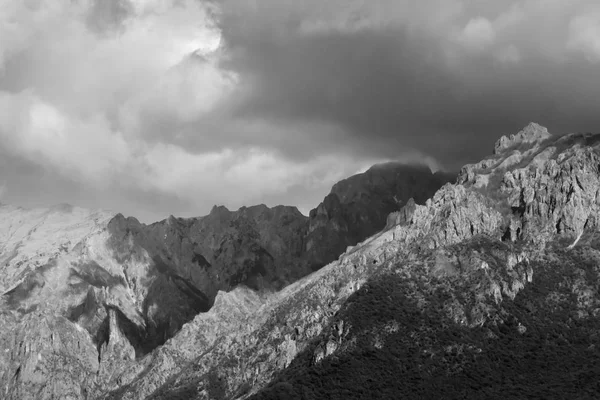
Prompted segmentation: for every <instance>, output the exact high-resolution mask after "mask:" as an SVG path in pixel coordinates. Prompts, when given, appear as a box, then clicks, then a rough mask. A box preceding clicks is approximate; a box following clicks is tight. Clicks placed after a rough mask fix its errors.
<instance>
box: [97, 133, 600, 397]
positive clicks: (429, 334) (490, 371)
mask: <svg viewBox="0 0 600 400" xmlns="http://www.w3.org/2000/svg"><path fill="white" fill-rule="evenodd" d="M599 139H600V136H598V135H589V134H571V135H566V136H562V137H551V136H550V135H549V134H548V133H547V131H546V130H545V129H544V128H542V127H540V126H539V125H535V124H531V125H529V126H528V127H526V128H525V129H524V130H523V131H522V132H520V133H518V134H517V135H513V136H510V137H505V138H502V139H500V140H499V141H498V143H497V144H496V151H495V154H494V155H492V156H490V157H488V158H486V159H484V160H483V161H482V162H480V163H478V164H474V165H469V166H466V167H465V168H464V169H463V171H462V172H461V175H460V177H459V180H458V183H457V184H454V185H451V184H447V185H445V186H444V187H442V188H441V189H440V190H439V191H438V192H437V193H436V194H435V195H434V196H433V197H432V198H431V199H429V200H428V201H427V202H426V204H425V205H418V204H415V203H414V202H408V203H407V204H406V206H405V208H403V209H402V210H400V211H399V212H397V213H393V214H392V215H390V216H389V218H388V220H387V224H386V229H385V230H384V231H383V232H381V233H379V234H376V235H375V236H373V237H371V238H369V239H367V240H366V241H364V242H362V243H360V244H358V245H357V246H355V247H353V248H350V249H348V251H347V252H346V253H344V254H343V255H342V256H341V257H340V258H339V260H337V261H334V262H332V263H331V264H329V265H327V266H326V267H324V268H322V269H320V270H318V271H317V272H315V273H313V274H311V275H309V276H307V277H305V278H303V279H301V280H299V281H297V282H295V283H293V284H292V285H290V286H287V287H286V288H285V289H283V290H282V291H281V292H278V293H277V294H274V295H271V296H270V297H269V298H267V299H266V301H265V302H264V303H262V304H261V305H260V306H258V308H257V309H256V310H255V311H254V312H252V314H251V315H252V316H251V318H250V319H247V320H243V321H244V322H242V323H240V324H239V325H236V326H235V329H232V330H231V331H230V333H229V334H227V335H225V336H219V335H218V334H217V330H216V329H214V330H212V332H210V333H208V332H206V327H205V325H204V324H202V323H201V322H199V321H197V320H194V321H192V322H191V323H189V324H187V325H186V331H187V332H202V333H201V337H203V338H206V339H205V340H204V341H203V344H199V347H197V348H196V350H195V351H194V352H191V353H188V354H187V355H186V356H185V357H184V359H183V361H184V362H183V363H181V364H179V366H178V367H177V368H176V370H175V372H174V374H172V375H171V376H170V377H169V376H168V373H165V371H167V370H168V363H166V362H163V361H161V360H160V359H158V358H154V359H153V360H147V364H146V366H145V367H144V368H143V369H142V370H140V372H139V373H138V374H137V375H135V376H132V375H128V376H127V379H130V381H129V382H127V383H126V385H124V386H123V387H121V389H120V390H118V391H114V392H112V393H111V394H109V395H108V396H106V397H107V398H130V399H133V398H144V397H148V398H153V399H167V398H197V399H221V398H257V399H275V398H324V397H331V398H336V397H339V398H364V397H375V396H380V397H385V398H404V397H406V398H415V397H416V398H439V397H443V396H446V397H448V398H524V397H533V398H552V397H554V398H556V397H559V398H572V397H576V398H594V397H595V396H596V395H597V393H598V392H599V391H600V387H599V386H598V381H597V379H596V378H597V371H598V370H597V366H598V365H599V364H600V352H599V349H600V347H599V346H600V336H598V333H597V332H598V330H599V329H600V323H599V322H598V321H599V320H598V317H599V316H600V269H599V268H598V265H599V264H598V261H600V250H599V249H600V247H599V246H598V243H599V240H600V234H599V233H598V226H597V223H596V221H597V220H598V211H599V210H598V206H597V204H598V203H597V198H598V189H599V188H600V181H599V180H600V163H599V161H600V160H599V154H600V140H599ZM188 335H190V333H188ZM191 336H192V337H193V336H194V334H193V333H191ZM188 337H189V336H188ZM178 340H179V337H178V336H176V337H175V338H173V339H171V340H170V341H169V342H168V343H167V345H166V346H165V348H168V346H174V347H176V344H177V343H178ZM147 382H152V392H151V393H150V392H146V391H142V392H141V393H140V390H141V388H142V387H145V386H146V383H147ZM161 382H164V383H161ZM154 388H156V389H154Z"/></svg>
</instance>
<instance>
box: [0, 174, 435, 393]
mask: <svg viewBox="0 0 600 400" xmlns="http://www.w3.org/2000/svg"><path fill="white" fill-rule="evenodd" d="M402 171H405V172H406V177H405V178H402V177H403V175H402ZM379 174H381V176H382V178H378V175H379ZM402 179H404V181H403V180H402ZM443 179H446V178H441V177H440V176H432V174H431V173H429V172H427V171H425V170H420V169H416V168H410V167H405V166H399V165H394V166H387V167H385V168H383V169H381V170H380V171H375V170H370V171H368V172H367V173H365V174H362V175H360V176H359V177H354V178H351V179H350V180H349V181H350V182H351V183H352V184H347V183H344V184H341V185H338V187H334V190H333V191H332V194H331V195H330V196H328V198H333V199H337V200H335V201H337V203H336V204H338V206H337V208H336V211H335V212H333V211H332V208H331V207H329V206H328V205H327V204H325V203H327V200H326V201H325V202H324V204H325V205H321V206H320V208H321V211H322V212H313V213H311V217H310V218H307V217H305V216H303V215H302V214H301V213H300V212H298V210H297V209H296V208H294V207H283V206H279V207H275V208H268V207H266V206H264V205H261V206H255V207H248V208H246V207H242V208H241V209H240V210H238V211H235V212H231V211H229V210H227V209H226V208H225V207H214V208H213V210H212V211H211V213H210V214H209V215H207V216H205V217H200V218H191V219H180V218H174V217H169V218H168V219H166V220H164V221H161V222H158V223H155V224H151V225H145V224H141V223H139V222H138V221H137V220H136V219H135V218H125V217H124V216H122V215H120V214H118V215H116V216H113V214H111V213H104V212H88V211H86V210H81V209H78V208H73V207H70V206H64V205H63V206H58V207H54V208H53V209H51V210H23V209H18V208H14V207H10V206H2V207H0V213H1V216H2V218H1V220H2V222H3V224H0V225H1V228H0V234H1V235H3V238H2V239H3V240H2V244H1V245H2V246H3V247H2V248H1V250H2V251H1V252H0V259H2V260H3V262H2V264H1V265H0V268H2V272H3V273H2V277H1V278H0V279H1V280H0V284H1V286H0V287H1V288H2V293H3V295H2V296H1V297H0V322H1V325H2V326H3V327H4V330H3V332H2V333H1V334H0V346H2V347H1V349H2V350H0V389H1V392H2V396H3V398H11V399H13V398H14V399H17V398H18V399H27V398H32V399H33V398H36V399H37V398H75V399H78V398H96V397H98V396H102V395H103V394H105V393H108V392H111V391H116V392H115V393H122V395H123V396H131V394H128V392H127V391H128V390H133V388H135V392H136V393H135V394H133V396H134V397H135V396H137V397H143V396H145V395H148V394H150V393H151V392H152V391H153V390H154V389H158V388H159V387H160V386H161V385H162V384H163V383H164V382H165V381H166V380H167V379H169V378H170V377H171V376H172V375H173V374H174V373H175V372H177V371H179V370H183V368H184V367H185V366H186V365H187V364H188V363H189V362H192V361H193V360H194V359H195V357H196V356H197V354H198V352H199V351H206V349H208V348H211V346H216V345H217V344H218V343H222V341H223V339H224V338H227V337H228V334H229V333H230V332H246V333H248V334H249V333H251V332H252V329H255V328H256V327H257V326H258V325H259V324H260V321H262V319H261V318H263V319H264V317H257V315H262V314H260V313H259V312H258V310H259V309H264V308H265V307H270V304H272V302H273V301H274V300H273V299H277V298H279V297H280V296H282V294H281V293H285V290H284V291H283V292H280V293H275V292H276V291H277V290H280V289H281V288H283V287H285V286H286V285H288V284H290V283H292V282H295V281H297V280H298V279H299V278H301V277H302V276H305V275H306V274H308V273H310V272H311V271H312V270H314V269H318V268H319V267H321V266H323V265H324V263H325V262H326V261H327V260H330V259H334V258H336V257H337V255H338V254H339V253H341V251H342V250H343V249H345V248H346V247H347V246H348V245H353V244H355V243H356V242H357V241H359V240H362V239H364V238H365V237H367V235H369V234H370V233H372V232H374V231H375V230H377V229H381V228H382V227H383V226H384V225H385V220H386V219H385V218H386V215H387V213H388V211H387V210H388V209H394V207H397V205H398V204H400V202H402V201H403V200H402V199H406V198H409V197H411V196H415V197H416V198H423V199H424V198H425V197H426V196H427V195H426V194H427V193H433V192H434V191H435V189H436V182H441V181H442V180H443ZM395 180H398V181H399V183H397V184H396V183H394V182H395ZM407 182H408V183H407ZM440 184H441V183H437V186H438V187H439V185H440ZM340 199H341V200H340ZM372 208H377V209H378V208H381V210H379V209H378V210H375V211H374V210H372ZM349 210H350V211H349ZM355 223H361V224H364V226H365V227H363V228H361V226H358V225H355ZM339 227H343V229H338V228H339ZM328 232H330V233H331V237H333V238H334V242H335V244H336V245H335V246H333V245H332V246H331V248H330V250H329V252H328V250H327V246H323V245H322V243H320V241H326V240H327V239H328V238H329V236H328ZM317 239H319V240H320V241H319V240H317ZM308 243H312V245H308ZM336 246H337V247H336ZM236 287H239V289H235V290H233V289H234V288H236ZM228 292H229V293H228ZM269 293H271V295H270V296H271V297H270V298H268V299H267V298H266V297H265V296H267V294H269ZM209 310H210V311H209ZM207 311H208V312H207ZM186 322H189V323H188V324H187V325H184V324H185V323H186ZM48 338H49V339H48ZM169 338H172V339H171V340H168V339H169ZM225 340H228V339H225ZM246 340H247V338H246ZM165 341H167V342H166V343H165ZM163 343H165V344H164V345H163ZM201 349H205V350H201ZM153 350H154V351H153ZM291 357H292V353H289V355H288V358H289V360H291ZM61 363H63V364H64V365H62V364H61ZM248 376H250V375H248ZM59 382H60V383H59Z"/></svg>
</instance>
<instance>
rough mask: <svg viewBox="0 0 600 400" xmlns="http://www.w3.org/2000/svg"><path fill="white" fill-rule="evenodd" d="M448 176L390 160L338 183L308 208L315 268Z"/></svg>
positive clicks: (422, 197) (429, 192) (308, 242)
mask: <svg viewBox="0 0 600 400" xmlns="http://www.w3.org/2000/svg"><path fill="white" fill-rule="evenodd" d="M452 179H454V176H451V175H449V174H444V173H436V174H431V172H430V171H429V169H428V168H425V167H406V166H402V165H398V164H395V163H388V164H381V165H376V166H374V167H372V168H370V169H369V170H367V171H366V172H364V173H362V174H358V175H354V176H352V177H350V178H348V179H344V180H343V181H340V182H338V183H336V184H335V185H334V186H333V188H332V189H331V193H330V194H329V195H328V196H327V197H325V200H324V201H323V202H322V203H321V204H319V206H318V207H317V208H315V209H314V210H312V211H311V212H310V222H309V227H308V235H307V238H306V249H307V252H308V253H309V259H310V261H311V263H312V265H313V269H318V268H320V267H322V266H323V265H326V264H328V263H330V262H331V261H333V260H335V259H336V258H337V256H338V255H339V254H341V253H342V252H344V251H345V250H346V247H348V246H353V245H355V244H356V243H358V242H360V241H362V240H364V239H366V238H368V237H369V236H371V235H373V234H375V233H377V232H379V231H380V230H382V229H383V228H384V227H385V223H386V219H387V216H388V214H390V213H391V212H394V211H397V210H399V209H400V208H402V207H403V206H404V205H405V204H406V203H407V202H408V201H409V200H410V199H412V201H413V202H415V201H416V202H417V203H419V204H424V203H425V201H426V200H427V199H428V198H430V197H431V196H432V195H433V194H434V193H435V191H436V190H437V189H439V188H440V187H441V186H442V185H443V184H445V183H447V182H449V181H450V180H452Z"/></svg>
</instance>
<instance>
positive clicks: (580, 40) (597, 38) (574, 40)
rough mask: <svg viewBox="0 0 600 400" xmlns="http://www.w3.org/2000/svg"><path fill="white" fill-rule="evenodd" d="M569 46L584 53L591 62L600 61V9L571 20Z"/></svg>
mask: <svg viewBox="0 0 600 400" xmlns="http://www.w3.org/2000/svg"><path fill="white" fill-rule="evenodd" d="M567 46H568V48H570V49H572V50H575V51H580V52H582V53H583V54H584V55H585V57H587V58H588V59H589V60H590V61H593V62H598V61H600V8H599V9H598V10H596V11H595V12H590V13H588V14H585V15H579V16H577V17H575V18H573V19H572V20H571V22H570V24H569V39H568V42H567Z"/></svg>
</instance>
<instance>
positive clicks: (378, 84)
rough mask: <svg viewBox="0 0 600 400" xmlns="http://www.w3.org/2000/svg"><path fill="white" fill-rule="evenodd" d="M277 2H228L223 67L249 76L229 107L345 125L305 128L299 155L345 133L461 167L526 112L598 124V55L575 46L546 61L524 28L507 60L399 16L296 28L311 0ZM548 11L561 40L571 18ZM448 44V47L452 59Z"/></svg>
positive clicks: (361, 147) (554, 122)
mask: <svg viewBox="0 0 600 400" xmlns="http://www.w3.org/2000/svg"><path fill="white" fill-rule="evenodd" d="M283 3H285V5H279V6H274V5H273V3H272V2H263V3H260V4H258V3H249V2H233V3H229V7H230V8H229V9H227V8H226V9H225V12H224V15H223V17H222V19H221V25H220V27H221V29H222V31H223V35H224V40H225V44H226V46H227V47H226V48H227V49H228V51H229V55H230V58H229V59H228V62H227V63H225V64H224V66H225V67H226V68H229V69H231V70H233V71H235V72H236V73H237V74H239V75H240V76H241V77H242V79H243V80H244V82H245V83H246V86H245V89H246V92H245V93H244V96H243V97H242V98H243V101H239V102H238V103H237V104H236V105H235V111H234V115H235V116H237V117H240V118H248V119H252V118H268V119H270V120H283V121H293V122H294V123H301V122H302V121H322V122H325V123H329V124H331V125H334V126H339V127H341V128H342V129H343V131H344V135H343V136H342V137H340V135H337V136H329V135H327V134H323V135H321V136H320V137H317V136H318V134H314V135H307V141H306V143H305V144H306V146H305V147H304V150H305V152H306V155H308V154H313V153H314V152H319V151H330V148H331V147H332V146H335V144H336V143H341V142H344V143H346V144H348V143H350V144H351V147H352V149H354V151H356V152H360V153H363V154H365V153H366V154H368V155H370V156H383V157H388V158H393V157H394V155H398V154H401V153H404V152H406V151H407V150H408V151H410V150H416V151H419V152H421V153H424V154H429V155H431V156H433V157H434V158H436V159H438V160H439V161H440V162H441V163H442V164H443V165H445V166H447V167H449V168H458V167H460V165H462V164H464V163H466V162H470V161H474V160H477V159H479V158H480V157H482V156H484V155H485V154H487V153H489V152H490V151H491V148H492V145H493V143H494V141H495V140H496V139H497V138H498V137H499V136H500V135H503V134H510V133H514V132H516V131H518V130H519V129H520V128H521V127H523V126H524V125H525V124H527V123H528V122H529V121H532V120H535V121H538V122H539V123H541V124H544V125H547V126H548V127H549V129H550V130H551V131H554V132H556V133H565V132H567V131H575V130H593V129H597V126H598V125H599V123H600V114H598V113H597V110H596V107H595V104H594V103H595V102H594V99H595V98H597V96H598V94H600V90H599V89H600V83H597V82H600V81H599V80H598V69H597V64H594V63H591V62H590V61H589V60H588V59H586V57H584V56H582V55H580V54H575V53H565V57H566V58H565V59H563V60H553V59H550V58H549V57H548V55H547V54H546V53H544V51H543V50H544V49H545V48H546V47H547V46H550V44H546V43H540V44H539V46H538V47H539V48H536V46H535V43H530V42H529V41H528V40H529V38H528V37H516V38H511V40H512V41H511V43H515V44H516V45H517V46H520V48H521V52H523V51H527V52H528V53H526V54H522V55H516V54H513V56H514V57H518V60H517V59H515V60H512V61H513V62H509V61H510V60H508V61H506V62H503V61H502V60H500V59H499V56H498V54H499V53H498V52H491V51H490V52H487V51H483V52H476V53H470V52H468V51H466V50H465V49H464V48H462V47H460V46H458V45H457V43H455V42H452V41H450V40H448V38H447V37H443V36H440V34H441V33H443V31H442V29H441V28H440V31H435V30H427V29H415V28H414V27H413V26H412V25H409V24H407V23H403V22H402V23H398V24H394V23H391V24H387V25H385V24H384V25H381V26H380V25H376V24H375V25H374V26H369V27H368V28H366V29H355V30H353V29H350V28H349V29H336V28H331V29H327V26H326V27H325V29H321V30H317V31H316V32H311V33H305V32H302V27H303V26H304V25H306V23H307V22H310V21H311V18H314V12H315V10H317V9H318V6H317V5H316V3H314V2H308V4H309V6H308V7H307V6H306V5H305V6H303V7H299V6H295V5H292V4H291V3H288V2H283ZM374 3H375V4H377V3H379V4H381V3H382V2H374ZM384 3H385V2H384ZM425 3H427V2H425ZM430 3H431V4H432V5H434V4H433V3H432V2H430ZM520 3H523V2H513V3H512V4H509V3H506V4H504V3H503V4H502V5H501V6H500V5H498V4H496V2H479V6H478V7H477V8H471V9H469V8H466V9H465V10H464V13H463V15H462V16H461V17H460V18H457V19H456V20H455V21H453V23H455V24H457V25H456V27H457V28H460V27H461V25H460V24H466V23H467V22H468V21H469V20H470V19H471V18H475V17H477V16H479V15H487V16H488V18H490V19H491V20H492V22H494V18H497V19H498V21H500V22H498V24H500V23H501V22H502V18H504V19H507V18H508V16H504V14H505V15H509V14H510V13H511V12H513V11H511V10H512V9H511V6H512V7H513V8H514V7H516V6H519V5H520ZM250 4H252V5H250ZM257 4H258V5H257ZM339 4H340V5H341V4H342V3H339ZM385 4H387V3H385ZM310 5H312V8H311V7H310ZM486 5H487V6H486ZM270 7H273V8H275V10H273V9H271V8H270ZM285 7H288V9H287V10H286V8H285ZM374 7H375V6H374ZM523 7H526V5H524V6H523ZM366 8H367V9H368V6H367V7H366ZM240 10H243V12H241V11H240ZM515 10H520V9H517V8H515ZM392 11H393V10H391V9H390V12H392ZM407 11H408V8H407ZM542 11H543V10H541V9H538V8H536V9H533V10H527V9H523V10H522V13H521V14H523V15H525V17H527V16H528V15H527V14H526V13H527V12H530V13H535V12H542ZM566 11H569V10H565V12H566ZM570 11H571V13H573V10H570ZM341 12H342V10H340V13H341ZM514 12H516V11H514ZM556 12H557V13H559V14H558V15H551V16H552V17H555V18H560V17H564V21H562V22H563V25H562V26H556V27H555V28H556V30H557V31H559V32H560V33H562V34H564V36H563V37H562V38H561V40H562V41H563V42H566V41H567V39H568V38H567V34H568V32H567V24H568V23H569V19H568V18H567V15H566V14H564V13H563V14H560V12H561V10H558V11H556ZM537 16H538V15H533V17H537ZM363 17H364V18H365V19H368V18H369V15H368V14H367V16H363ZM521 18H524V17H523V16H522V17H521ZM548 19H550V20H552V18H550V17H549V16H546V20H548ZM325 20H326V22H327V21H328V20H327V16H326V17H325ZM542 22H543V19H541V18H540V19H539V21H537V23H539V24H541V23H542ZM329 23H330V24H331V25H333V24H334V22H331V20H329ZM367 25H368V24H367ZM479 25H482V24H479ZM484 25H485V24H484ZM490 26H491V29H494V27H493V25H490ZM517 28H519V29H520V33H521V34H522V35H526V34H528V33H529V32H526V31H524V28H522V27H521V26H520V25H519V26H517ZM534 28H535V27H534ZM537 28H539V29H538V30H539V31H541V30H542V29H543V28H542V27H541V26H538V27H537ZM563 28H564V29H563ZM448 32H450V30H448ZM554 39H555V37H554V36H550V37H549V38H548V40H554ZM490 40H491V39H490ZM496 49H500V50H501V48H500V47H499V46H497V47H496ZM448 51H453V52H454V53H455V54H454V55H455V60H454V63H452V62H450V61H451V60H450V61H449V57H448ZM508 56H511V54H510V53H508V54H507V57H508ZM290 143H292V145H290V146H286V143H282V144H281V145H282V149H283V150H284V151H286V152H287V153H289V154H292V155H295V156H298V146H297V143H296V141H290ZM311 144H312V146H311ZM301 148H302V147H301Z"/></svg>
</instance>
